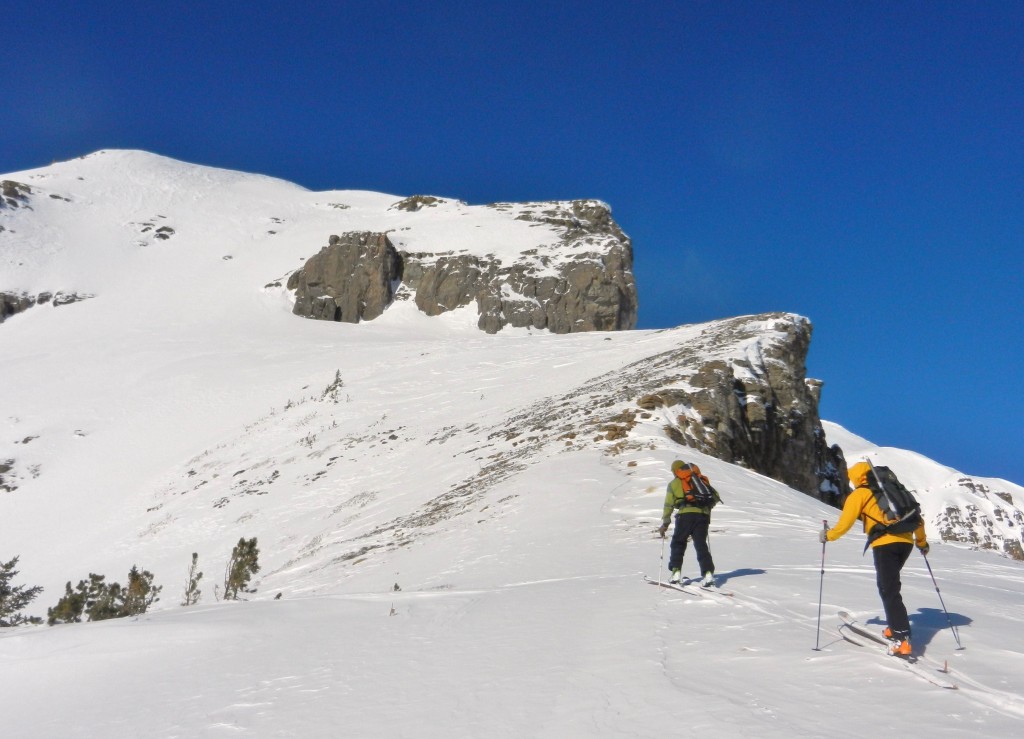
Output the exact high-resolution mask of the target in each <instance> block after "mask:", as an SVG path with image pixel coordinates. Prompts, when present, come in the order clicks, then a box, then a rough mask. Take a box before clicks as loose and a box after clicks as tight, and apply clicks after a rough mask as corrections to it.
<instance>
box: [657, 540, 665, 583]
mask: <svg viewBox="0 0 1024 739" xmlns="http://www.w3.org/2000/svg"><path fill="white" fill-rule="evenodd" d="M664 569H665V535H664V534H662V535H661V561H660V562H658V587H661V573H662V571H663V570H664Z"/></svg>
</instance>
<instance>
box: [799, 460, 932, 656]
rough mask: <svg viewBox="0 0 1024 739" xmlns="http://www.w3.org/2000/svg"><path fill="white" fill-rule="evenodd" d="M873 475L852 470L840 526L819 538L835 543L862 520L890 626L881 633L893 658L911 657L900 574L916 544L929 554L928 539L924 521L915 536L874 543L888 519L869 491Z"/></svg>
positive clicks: (865, 467) (865, 469)
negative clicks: (874, 532)
mask: <svg viewBox="0 0 1024 739" xmlns="http://www.w3.org/2000/svg"><path fill="white" fill-rule="evenodd" d="M870 471H871V465H870V464H869V463H868V462H858V463H857V464H855V465H853V467H851V468H850V471H849V475H850V483H851V484H852V485H853V487H854V490H853V492H852V493H850V495H849V496H848V497H847V498H846V502H845V503H844V504H843V512H842V514H840V516H839V521H838V523H836V525H835V527H834V528H832V529H827V528H826V529H823V530H822V531H821V532H820V533H819V538H820V539H821V542H822V543H825V542H826V541H835V540H836V539H838V538H839V537H841V536H842V535H843V534H845V533H846V532H847V531H849V530H850V529H851V528H852V527H853V524H854V523H856V522H857V520H858V519H860V521H861V523H862V524H863V526H864V533H865V534H868V535H869V538H868V540H869V542H870V546H871V554H872V556H873V557H874V560H875V578H876V582H877V584H878V595H879V596H880V597H881V599H882V607H883V608H884V609H885V620H886V622H887V623H888V626H887V627H886V628H885V631H883V632H882V633H883V634H884V636H885V637H886V638H887V639H889V640H891V641H892V653H893V654H895V655H898V656H901V657H909V656H910V654H911V647H910V619H909V617H908V616H907V607H906V606H905V605H904V604H903V596H902V595H901V593H900V589H901V587H902V583H901V582H900V571H901V570H902V569H903V565H904V564H906V562H907V559H908V558H909V557H910V553H911V552H913V551H914V544H917V547H918V549H920V550H921V551H922V552H923V553H924V554H927V553H928V540H927V538H926V536H925V532H924V521H923V520H922V522H921V524H920V525H919V526H918V527H917V529H916V530H915V531H914V532H913V533H906V534H890V533H885V534H882V535H881V536H879V537H877V538H875V539H873V540H872V539H871V537H870V534H871V529H872V528H873V527H875V526H876V525H878V524H882V523H885V520H886V518H885V514H884V513H883V512H882V509H881V507H879V505H878V501H877V500H875V494H874V493H873V492H872V491H871V488H869V487H868V473H869V472H870Z"/></svg>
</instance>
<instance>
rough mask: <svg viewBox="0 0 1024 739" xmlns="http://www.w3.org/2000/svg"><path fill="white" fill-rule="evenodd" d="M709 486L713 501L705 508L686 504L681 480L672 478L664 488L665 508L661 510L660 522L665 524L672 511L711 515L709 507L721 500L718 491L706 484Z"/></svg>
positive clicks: (670, 518)
mask: <svg viewBox="0 0 1024 739" xmlns="http://www.w3.org/2000/svg"><path fill="white" fill-rule="evenodd" d="M708 487H709V488H711V494H712V495H713V496H714V498H715V500H714V502H713V503H712V504H711V505H710V506H708V507H707V508H698V507H697V506H692V505H686V503H685V502H684V501H683V496H684V493H683V482H682V480H680V479H679V478H674V479H673V480H672V482H670V483H669V484H668V487H667V488H665V509H664V510H663V511H662V515H661V522H662V523H665V524H667V523H668V522H669V521H671V520H672V512H673V511H675V512H676V513H703V514H704V515H706V516H710V515H711V509H712V508H714V507H715V506H716V505H718V504H719V503H721V502H722V499H721V498H720V497H719V495H718V491H717V490H715V488H714V487H713V486H712V485H708Z"/></svg>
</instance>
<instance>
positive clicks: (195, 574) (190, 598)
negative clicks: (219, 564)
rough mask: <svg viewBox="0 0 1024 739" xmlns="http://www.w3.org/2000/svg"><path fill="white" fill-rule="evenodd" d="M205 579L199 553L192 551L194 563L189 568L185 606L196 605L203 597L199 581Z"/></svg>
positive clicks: (183, 602)
mask: <svg viewBox="0 0 1024 739" xmlns="http://www.w3.org/2000/svg"><path fill="white" fill-rule="evenodd" d="M202 579H203V573H202V572H199V554H198V553H196V552H192V565H191V567H189V568H188V585H186V586H185V600H183V601H182V603H181V605H183V606H194V605H195V604H196V603H198V602H199V599H200V598H202V597H203V591H202V590H200V589H199V581H200V580H202Z"/></svg>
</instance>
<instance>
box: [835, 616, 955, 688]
mask: <svg viewBox="0 0 1024 739" xmlns="http://www.w3.org/2000/svg"><path fill="white" fill-rule="evenodd" d="M839 619H840V620H841V621H842V623H841V624H839V628H838V631H839V635H840V636H841V637H843V639H845V640H846V641H848V642H850V643H851V644H856V645H857V646H859V647H866V648H868V649H869V650H874V651H877V652H879V653H880V654H882V655H883V656H885V657H886V658H887V660H888V662H889V664H894V665H900V666H901V667H903V668H904V669H906V670H907V671H908V672H912V673H914V674H915V675H917V676H918V677H920V678H922V679H923V680H927V681H928V682H929V683H931V684H932V685H934V686H936V687H939V688H945V689H947V690H956V689H957V684H956V683H954V682H952V681H950V680H947V679H945V678H943V677H940V676H939V675H938V674H936V673H939V672H941V671H940V670H939V669H938V668H937V667H934V666H933V665H930V664H929V665H928V666H925V664H923V660H920V659H918V658H917V657H911V658H909V659H907V658H903V657H896V656H894V655H891V654H890V653H889V642H888V641H887V640H886V639H885V638H884V637H882V636H881V635H879V634H875V633H874V632H872V631H871V630H869V629H867V628H865V627H864V626H863V625H862V624H860V623H858V622H857V620H856V619H854V618H853V617H852V616H851V615H850V614H849V613H847V612H846V611H839ZM876 647H881V649H880V650H879V649H875V648H876Z"/></svg>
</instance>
